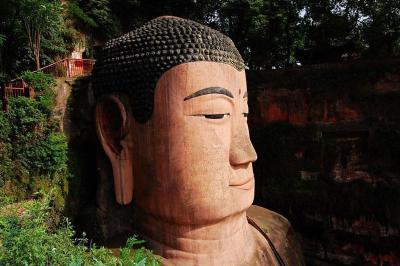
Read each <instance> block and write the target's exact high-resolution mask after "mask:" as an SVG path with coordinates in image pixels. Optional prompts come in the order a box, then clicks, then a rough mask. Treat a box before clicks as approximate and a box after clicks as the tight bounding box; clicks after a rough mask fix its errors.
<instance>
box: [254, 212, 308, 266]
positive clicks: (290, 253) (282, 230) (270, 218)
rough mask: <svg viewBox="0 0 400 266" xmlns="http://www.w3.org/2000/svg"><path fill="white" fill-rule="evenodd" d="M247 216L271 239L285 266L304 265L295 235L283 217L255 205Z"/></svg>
mask: <svg viewBox="0 0 400 266" xmlns="http://www.w3.org/2000/svg"><path fill="white" fill-rule="evenodd" d="M247 216H248V217H249V218H250V219H251V220H253V222H255V223H256V224H257V226H258V227H259V228H260V229H261V230H262V231H263V232H264V233H265V234H266V235H267V236H268V237H269V238H270V239H271V241H272V243H273V244H274V246H275V248H276V250H277V251H278V253H279V255H280V256H281V258H282V259H283V260H284V262H285V265H287V266H297V265H305V264H304V259H303V253H302V250H301V245H300V243H299V240H298V238H297V235H296V233H295V231H294V229H293V227H292V225H291V224H290V222H289V221H288V220H287V219H286V218H285V217H283V216H282V215H280V214H278V213H276V212H273V211H270V210H268V209H265V208H263V207H260V206H257V205H252V206H251V207H250V208H249V209H248V210H247Z"/></svg>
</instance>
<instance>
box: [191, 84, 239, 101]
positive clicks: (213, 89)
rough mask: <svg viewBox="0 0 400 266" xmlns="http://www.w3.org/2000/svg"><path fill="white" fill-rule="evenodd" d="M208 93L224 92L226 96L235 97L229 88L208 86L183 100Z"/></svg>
mask: <svg viewBox="0 0 400 266" xmlns="http://www.w3.org/2000/svg"><path fill="white" fill-rule="evenodd" d="M206 94H223V95H225V96H228V97H230V98H233V95H232V93H231V92H230V91H228V90H227V89H224V88H221V87H208V88H205V89H201V90H199V91H196V92H195V93H193V94H191V95H189V96H187V97H185V99H183V100H184V101H186V100H190V99H192V98H195V97H199V96H203V95H206Z"/></svg>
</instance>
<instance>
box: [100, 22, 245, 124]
mask: <svg viewBox="0 0 400 266" xmlns="http://www.w3.org/2000/svg"><path fill="white" fill-rule="evenodd" d="M196 61H211V62H219V63H225V64H229V65H232V66H233V67H235V68H236V69H238V70H242V69H244V63H243V59H242V57H241V56H240V54H239V52H238V50H237V49H236V47H235V45H234V44H233V42H232V40H231V39H229V38H228V37H227V36H225V35H223V34H222V33H220V32H219V31H216V30H213V29H211V28H209V27H207V26H204V25H201V24H199V23H197V22H194V21H191V20H187V19H182V18H177V17H167V16H166V17H159V18H156V19H153V20H151V21H149V22H147V23H146V24H144V25H143V26H141V27H140V28H137V29H135V30H133V31H131V32H129V33H127V34H125V35H122V36H121V37H119V38H116V39H112V40H110V41H108V42H107V43H106V45H105V47H104V48H103V50H102V53H101V55H100V58H98V60H97V62H96V64H95V66H94V69H93V72H92V73H93V89H94V93H95V96H96V98H99V97H101V96H103V95H107V94H110V93H123V94H127V95H128V96H129V98H130V101H131V103H132V112H133V116H134V117H135V119H136V120H137V121H138V122H140V123H145V122H146V121H147V120H148V119H149V118H150V117H151V115H152V113H153V101H154V99H153V98H154V90H155V86H156V83H157V81H158V80H159V78H160V77H161V75H162V74H163V73H164V72H166V71H167V70H169V69H170V68H172V67H174V66H177V65H180V64H183V63H188V62H196Z"/></svg>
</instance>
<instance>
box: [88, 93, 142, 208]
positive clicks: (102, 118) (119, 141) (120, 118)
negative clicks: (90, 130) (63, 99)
mask: <svg viewBox="0 0 400 266" xmlns="http://www.w3.org/2000/svg"><path fill="white" fill-rule="evenodd" d="M95 115H96V132H97V136H98V138H99V140H100V142H101V145H102V147H103V149H104V151H105V153H106V155H107V157H108V158H109V159H110V162H111V166H112V170H113V176H114V191H115V198H116V201H117V202H118V203H119V204H122V205H126V204H129V203H130V202H131V201H132V197H133V188H134V177H133V169H132V145H131V143H130V141H129V139H128V138H129V130H130V125H129V118H128V113H127V110H126V108H125V106H124V104H123V103H122V102H121V100H120V99H119V98H118V97H116V96H107V97H105V98H104V99H102V100H101V101H100V102H98V103H97V105H96V113H95Z"/></svg>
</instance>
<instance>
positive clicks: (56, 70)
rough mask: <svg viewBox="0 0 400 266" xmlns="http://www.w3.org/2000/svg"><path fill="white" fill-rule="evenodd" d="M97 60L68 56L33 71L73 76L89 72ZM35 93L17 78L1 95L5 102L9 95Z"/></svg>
mask: <svg viewBox="0 0 400 266" xmlns="http://www.w3.org/2000/svg"><path fill="white" fill-rule="evenodd" d="M95 62H96V60H94V59H72V58H66V59H63V60H60V61H57V62H55V63H53V64H50V65H48V66H45V67H42V68H41V69H39V70H36V71H33V72H39V71H41V72H44V73H47V74H51V75H53V76H54V77H67V78H73V77H79V76H84V75H87V74H89V73H90V72H91V71H92V69H93V65H94V63H95ZM33 95H34V91H33V88H29V87H28V85H27V84H26V82H25V81H24V80H23V79H22V78H16V79H13V80H11V81H10V82H9V83H6V84H5V85H4V91H3V93H2V95H0V96H2V97H3V98H4V99H5V102H7V98H9V97H18V96H26V97H33Z"/></svg>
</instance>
